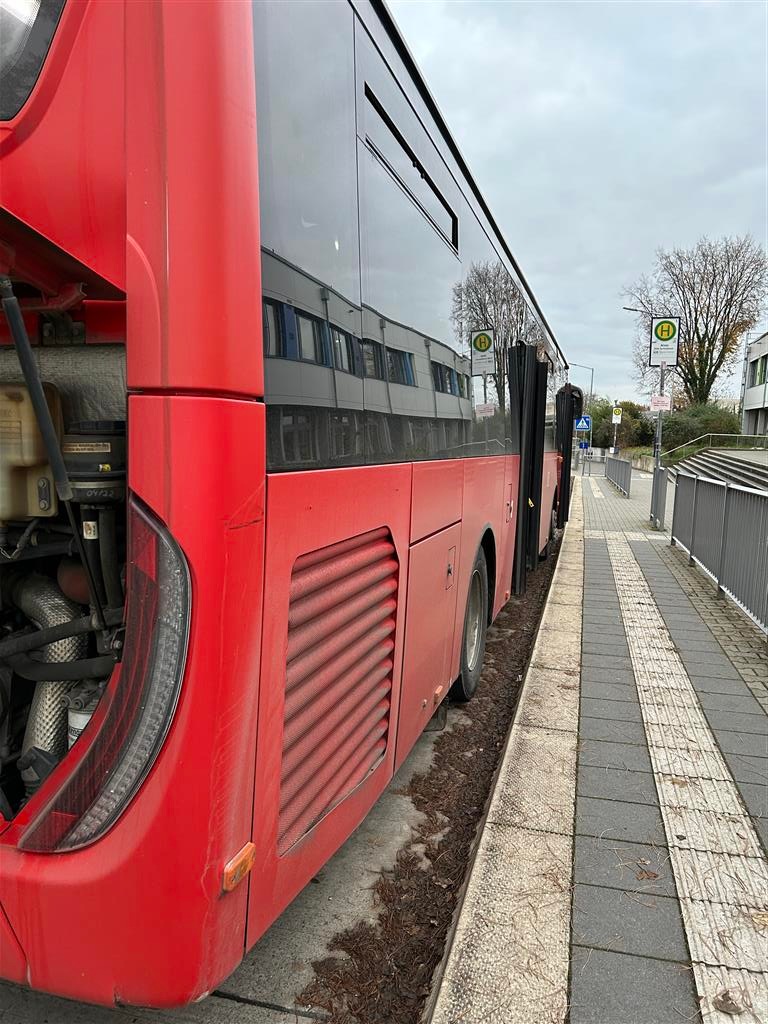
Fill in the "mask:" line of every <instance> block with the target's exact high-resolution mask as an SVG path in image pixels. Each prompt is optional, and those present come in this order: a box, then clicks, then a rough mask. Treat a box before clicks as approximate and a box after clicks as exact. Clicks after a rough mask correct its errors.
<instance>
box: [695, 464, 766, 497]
mask: <svg viewBox="0 0 768 1024" xmlns="http://www.w3.org/2000/svg"><path fill="white" fill-rule="evenodd" d="M677 475H678V476H688V477H690V478H691V479H692V480H699V481H701V482H702V483H705V484H717V486H718V487H729V488H730V489H731V490H732V491H744V492H745V493H746V494H759V495H760V497H761V498H764V497H765V496H766V495H768V490H766V489H765V488H759V487H744V486H743V484H732V483H729V482H728V481H727V480H716V479H715V478H714V477H711V476H701V475H700V474H699V473H691V472H689V471H688V470H687V469H678V471H677Z"/></svg>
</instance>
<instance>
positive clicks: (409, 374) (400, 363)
mask: <svg viewBox="0 0 768 1024" xmlns="http://www.w3.org/2000/svg"><path fill="white" fill-rule="evenodd" d="M387 375H388V376H389V380H390V381H391V383H392V384H407V385H408V386H409V387H415V386H416V373H415V371H414V368H413V355H412V353H410V352H402V351H400V349H396V348H388V349H387Z"/></svg>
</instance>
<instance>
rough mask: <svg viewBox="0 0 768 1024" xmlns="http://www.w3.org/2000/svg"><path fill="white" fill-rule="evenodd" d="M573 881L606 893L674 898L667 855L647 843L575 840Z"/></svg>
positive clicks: (591, 839) (663, 849) (591, 837)
mask: <svg viewBox="0 0 768 1024" xmlns="http://www.w3.org/2000/svg"><path fill="white" fill-rule="evenodd" d="M646 876H648V877H646ZM654 876H655V877H654ZM573 878H574V881H575V882H584V883H586V884H589V885H599V886H602V887H604V888H608V889H624V890H627V891H629V892H641V893H646V892H648V893H655V894H656V895H658V896H670V897H675V896H676V895H677V893H676V891H675V879H674V874H673V871H672V865H671V863H670V859H669V851H668V850H667V848H666V847H665V846H649V845H648V844H647V843H625V842H621V841H620V840H617V839H604V838H599V837H597V836H576V837H575V841H574V874H573Z"/></svg>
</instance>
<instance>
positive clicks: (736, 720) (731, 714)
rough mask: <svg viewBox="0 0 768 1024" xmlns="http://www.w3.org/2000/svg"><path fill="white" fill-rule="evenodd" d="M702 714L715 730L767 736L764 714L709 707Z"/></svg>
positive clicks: (767, 722) (767, 725)
mask: <svg viewBox="0 0 768 1024" xmlns="http://www.w3.org/2000/svg"><path fill="white" fill-rule="evenodd" d="M617 699H618V698H617ZM704 714H705V715H706V717H707V721H708V722H709V724H710V726H711V727H712V729H714V730H715V732H717V730H718V729H725V730H729V731H731V732H741V733H745V732H751V733H754V734H755V735H756V736H766V737H768V717H767V716H766V715H744V714H739V713H738V712H735V711H715V710H714V709H711V708H705V709H704ZM718 739H719V736H718Z"/></svg>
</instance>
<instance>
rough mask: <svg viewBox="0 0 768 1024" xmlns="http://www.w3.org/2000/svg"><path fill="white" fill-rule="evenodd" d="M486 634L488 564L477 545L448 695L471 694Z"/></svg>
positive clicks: (467, 696)
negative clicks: (455, 675)
mask: <svg viewBox="0 0 768 1024" xmlns="http://www.w3.org/2000/svg"><path fill="white" fill-rule="evenodd" d="M487 633H488V567H487V565H486V562H485V552H484V551H483V549H482V548H480V549H479V550H478V552H477V555H476V556H475V564H474V565H473V566H472V572H471V574H470V577H469V589H468V591H467V607H466V610H465V612H464V634H463V636H462V638H461V673H460V675H459V678H458V679H457V680H456V682H455V683H454V684H453V686H452V687H451V694H450V695H451V698H452V699H453V700H457V701H462V702H465V701H468V700H471V698H472V697H473V696H474V693H475V690H476V689H477V684H478V682H479V680H480V673H481V672H482V671H483V659H484V658H485V639H486V636H487Z"/></svg>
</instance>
